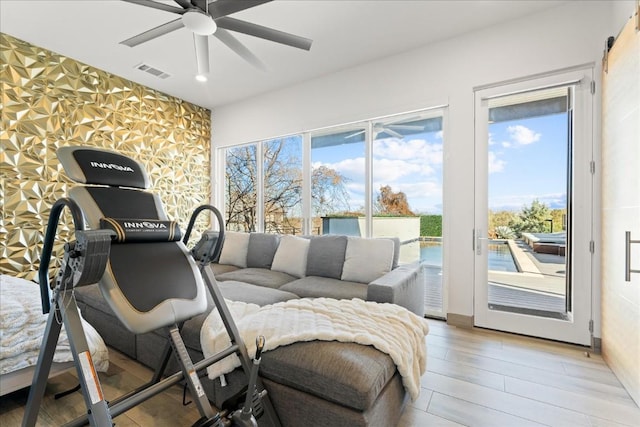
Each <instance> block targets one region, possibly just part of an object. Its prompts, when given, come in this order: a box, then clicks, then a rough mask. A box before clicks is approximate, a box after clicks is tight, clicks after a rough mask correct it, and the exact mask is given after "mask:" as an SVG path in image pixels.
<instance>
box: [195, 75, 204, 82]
mask: <svg viewBox="0 0 640 427" xmlns="http://www.w3.org/2000/svg"><path fill="white" fill-rule="evenodd" d="M196 80H197V81H199V82H206V81H207V76H205V75H204V74H196Z"/></svg>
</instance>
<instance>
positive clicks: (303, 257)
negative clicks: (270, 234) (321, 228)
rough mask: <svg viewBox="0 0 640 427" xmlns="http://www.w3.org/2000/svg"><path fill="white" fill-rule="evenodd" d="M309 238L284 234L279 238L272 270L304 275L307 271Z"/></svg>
mask: <svg viewBox="0 0 640 427" xmlns="http://www.w3.org/2000/svg"><path fill="white" fill-rule="evenodd" d="M310 242H311V241H310V240H309V239H305V238H302V237H296V236H289V235H284V236H282V238H281V239H280V244H279V245H278V250H277V251H276V254H275V256H274V257H273V264H272V266H271V269H272V270H275V271H281V272H283V273H287V274H290V275H292V276H296V277H304V276H305V273H306V271H307V254H308V252H309V244H310Z"/></svg>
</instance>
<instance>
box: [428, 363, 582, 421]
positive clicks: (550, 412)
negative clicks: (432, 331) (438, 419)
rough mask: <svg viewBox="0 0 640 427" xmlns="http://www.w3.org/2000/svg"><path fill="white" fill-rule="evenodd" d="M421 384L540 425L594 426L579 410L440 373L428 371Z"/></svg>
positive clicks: (441, 392)
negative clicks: (538, 400) (568, 408)
mask: <svg viewBox="0 0 640 427" xmlns="http://www.w3.org/2000/svg"><path fill="white" fill-rule="evenodd" d="M422 384H423V386H425V387H427V386H428V387H430V388H431V389H432V390H434V395H435V393H440V394H444V395H448V396H451V397H455V398H457V399H460V400H464V401H467V402H469V403H473V404H475V405H480V406H485V407H487V408H490V409H494V410H496V411H500V412H504V413H507V414H510V415H514V416H516V417H519V418H524V419H527V420H530V421H533V422H537V423H540V424H546V425H552V426H590V425H591V424H590V423H589V419H588V417H587V416H585V415H584V414H581V413H579V412H576V411H571V410H567V409H563V408H558V407H557V406H554V405H549V404H547V403H542V402H537V401H535V400H531V399H527V398H524V397H521V396H517V395H514V394H510V393H508V392H503V391H499V390H493V389H490V388H487V387H483V386H480V385H477V384H471V383H467V382H464V381H460V380H457V379H455V378H450V377H447V376H444V375H440V374H435V373H431V372H427V373H426V374H425V375H424V376H423V377H422ZM432 400H433V397H432Z"/></svg>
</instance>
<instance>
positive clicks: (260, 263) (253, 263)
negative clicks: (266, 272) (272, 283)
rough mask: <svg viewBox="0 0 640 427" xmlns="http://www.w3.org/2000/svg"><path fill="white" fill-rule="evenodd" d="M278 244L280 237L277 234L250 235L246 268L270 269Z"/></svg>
mask: <svg viewBox="0 0 640 427" xmlns="http://www.w3.org/2000/svg"><path fill="white" fill-rule="evenodd" d="M279 242H280V236H279V235H277V234H268V233H250V234H249V248H248V250H247V267H250V268H271V264H272V263H273V256H274V255H275V253H276V250H277V249H278V243H279Z"/></svg>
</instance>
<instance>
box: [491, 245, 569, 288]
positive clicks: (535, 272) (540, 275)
mask: <svg viewBox="0 0 640 427" xmlns="http://www.w3.org/2000/svg"><path fill="white" fill-rule="evenodd" d="M507 243H508V244H509V248H510V249H511V253H512V254H513V257H514V260H515V262H516V265H517V266H518V270H519V271H518V272H515V273H514V272H505V271H493V270H490V271H489V282H491V283H494V284H496V285H504V286H510V287H514V288H520V289H528V290H532V291H536V292H545V293H551V294H555V295H564V294H565V292H566V289H565V257H564V256H560V255H550V254H541V253H536V252H534V251H533V250H532V249H531V247H530V246H529V245H527V244H526V243H525V242H523V241H520V240H509V241H507Z"/></svg>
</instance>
